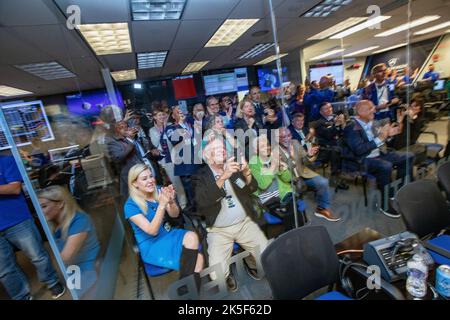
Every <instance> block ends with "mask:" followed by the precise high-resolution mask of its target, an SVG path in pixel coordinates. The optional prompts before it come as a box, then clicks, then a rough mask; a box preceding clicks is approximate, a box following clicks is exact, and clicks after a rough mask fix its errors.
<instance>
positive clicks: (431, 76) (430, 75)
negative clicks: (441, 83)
mask: <svg viewBox="0 0 450 320" xmlns="http://www.w3.org/2000/svg"><path fill="white" fill-rule="evenodd" d="M423 80H429V81H432V82H435V81H436V80H439V72H436V71H435V70H434V64H432V63H430V64H429V65H428V71H427V72H426V73H425V74H424V75H423Z"/></svg>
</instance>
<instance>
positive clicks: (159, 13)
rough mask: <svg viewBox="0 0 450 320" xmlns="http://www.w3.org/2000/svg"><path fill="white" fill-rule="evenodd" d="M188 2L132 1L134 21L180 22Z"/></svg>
mask: <svg viewBox="0 0 450 320" xmlns="http://www.w3.org/2000/svg"><path fill="white" fill-rule="evenodd" d="M185 6H186V0H131V15H132V17H133V20H134V21H145V20H179V19H180V18H181V15H182V13H183V10H184V7H185Z"/></svg>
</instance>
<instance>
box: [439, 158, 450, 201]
mask: <svg viewBox="0 0 450 320" xmlns="http://www.w3.org/2000/svg"><path fill="white" fill-rule="evenodd" d="M437 177H438V181H439V185H440V186H441V188H442V189H443V190H444V191H445V193H446V194H447V200H448V201H450V162H446V163H444V164H442V165H441V166H440V167H439V168H438V170H437Z"/></svg>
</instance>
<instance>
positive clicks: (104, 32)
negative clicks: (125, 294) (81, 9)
mask: <svg viewBox="0 0 450 320" xmlns="http://www.w3.org/2000/svg"><path fill="white" fill-rule="evenodd" d="M80 31H81V34H82V35H83V36H84V38H85V39H86V41H87V42H88V43H89V45H90V46H91V48H92V50H94V51H95V53H96V54H97V55H99V56H100V55H104V54H117V53H128V52H131V51H132V49H131V41H130V32H129V31H128V23H126V22H124V23H97V24H82V25H80Z"/></svg>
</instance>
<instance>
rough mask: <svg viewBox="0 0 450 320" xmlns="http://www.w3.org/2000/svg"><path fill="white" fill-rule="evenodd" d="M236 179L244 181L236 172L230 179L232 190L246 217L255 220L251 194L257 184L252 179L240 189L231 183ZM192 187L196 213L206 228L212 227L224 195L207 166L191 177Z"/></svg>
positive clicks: (256, 187) (240, 174)
mask: <svg viewBox="0 0 450 320" xmlns="http://www.w3.org/2000/svg"><path fill="white" fill-rule="evenodd" d="M237 178H240V179H241V180H242V181H245V177H244V175H243V174H242V173H240V172H237V173H235V174H233V175H232V176H231V178H230V182H231V185H232V186H233V190H234V192H235V193H236V196H237V197H238V199H239V201H240V202H241V204H242V206H243V207H244V209H245V212H246V214H247V216H249V217H250V218H252V219H256V213H255V211H254V209H253V200H252V197H251V194H252V193H254V192H255V191H256V190H257V189H258V183H257V182H256V181H255V179H252V181H251V183H250V184H249V185H246V186H245V187H244V188H242V189H241V188H239V187H238V186H237V185H236V184H235V183H234V182H233V181H236V179H237ZM192 187H193V190H194V194H195V203H196V204H197V211H198V212H199V213H200V215H202V216H204V217H205V221H206V226H207V227H211V226H213V225H214V223H215V221H216V218H217V216H218V215H219V212H220V209H221V208H222V205H221V200H222V198H224V197H225V196H226V193H225V191H224V190H223V189H219V187H218V186H217V184H216V179H215V178H214V174H213V172H212V171H211V169H210V167H209V166H208V165H203V166H202V167H201V168H200V169H198V170H197V172H196V173H195V175H193V176H192Z"/></svg>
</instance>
